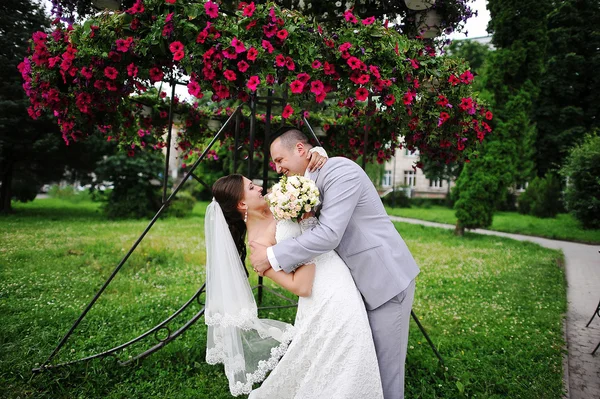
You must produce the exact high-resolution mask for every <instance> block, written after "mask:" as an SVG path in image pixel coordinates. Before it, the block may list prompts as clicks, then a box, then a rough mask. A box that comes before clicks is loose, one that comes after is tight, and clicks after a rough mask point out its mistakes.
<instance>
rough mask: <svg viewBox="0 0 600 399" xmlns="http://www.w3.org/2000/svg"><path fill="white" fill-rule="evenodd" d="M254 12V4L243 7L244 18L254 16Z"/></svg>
mask: <svg viewBox="0 0 600 399" xmlns="http://www.w3.org/2000/svg"><path fill="white" fill-rule="evenodd" d="M254 10H256V6H255V5H254V2H252V3H250V4H246V6H245V7H244V17H251V16H252V14H254Z"/></svg>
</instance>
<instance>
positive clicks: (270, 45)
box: [262, 40, 273, 54]
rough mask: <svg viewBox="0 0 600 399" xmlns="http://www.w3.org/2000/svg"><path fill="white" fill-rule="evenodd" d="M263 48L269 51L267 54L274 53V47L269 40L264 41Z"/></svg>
mask: <svg viewBox="0 0 600 399" xmlns="http://www.w3.org/2000/svg"><path fill="white" fill-rule="evenodd" d="M262 48H264V49H265V50H267V53H269V54H271V53H272V52H273V45H272V44H271V43H270V42H269V41H268V40H263V41H262Z"/></svg>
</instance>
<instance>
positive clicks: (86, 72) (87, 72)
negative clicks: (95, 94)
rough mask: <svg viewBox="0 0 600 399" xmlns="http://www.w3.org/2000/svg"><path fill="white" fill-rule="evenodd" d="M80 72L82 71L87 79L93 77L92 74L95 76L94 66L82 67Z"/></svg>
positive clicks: (82, 74)
mask: <svg viewBox="0 0 600 399" xmlns="http://www.w3.org/2000/svg"><path fill="white" fill-rule="evenodd" d="M80 73H81V76H83V77H84V78H86V79H91V78H92V76H94V75H93V73H92V68H88V67H83V68H81V71H80ZM130 76H131V75H130Z"/></svg>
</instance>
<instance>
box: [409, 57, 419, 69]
mask: <svg viewBox="0 0 600 399" xmlns="http://www.w3.org/2000/svg"><path fill="white" fill-rule="evenodd" d="M408 60H409V61H410V65H411V66H412V67H413V68H414V69H418V68H419V63H418V62H417V60H413V59H412V58H409V59H408Z"/></svg>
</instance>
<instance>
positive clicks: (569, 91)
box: [535, 0, 600, 176]
mask: <svg viewBox="0 0 600 399" xmlns="http://www.w3.org/2000/svg"><path fill="white" fill-rule="evenodd" d="M598 26H600V2H598V1H597V0H567V1H561V2H559V3H557V5H556V8H555V9H554V10H553V11H552V12H551V13H550V14H549V15H548V39H549V45H548V51H547V54H546V73H545V75H544V77H543V78H542V81H541V93H540V96H539V99H538V101H537V106H536V113H535V119H536V122H537V126H538V137H537V143H536V162H537V173H538V175H540V176H543V175H545V174H546V173H547V172H548V171H551V170H556V169H558V168H560V167H561V166H562V165H563V163H564V160H565V157H566V156H567V154H568V153H569V150H570V149H571V148H572V147H573V146H575V145H577V144H579V143H581V142H582V140H583V137H584V135H585V133H586V132H590V131H592V130H593V129H594V128H598V127H600V118H599V117H598V116H599V115H600V75H599V74H598V71H600V52H599V51H598V49H599V48H600V34H599V33H598Z"/></svg>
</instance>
